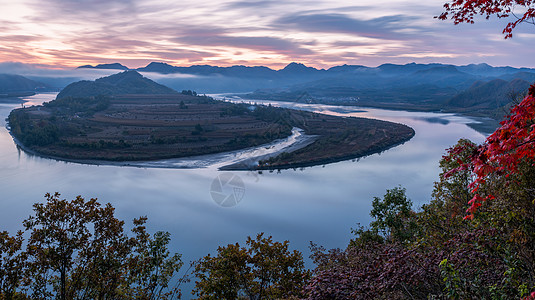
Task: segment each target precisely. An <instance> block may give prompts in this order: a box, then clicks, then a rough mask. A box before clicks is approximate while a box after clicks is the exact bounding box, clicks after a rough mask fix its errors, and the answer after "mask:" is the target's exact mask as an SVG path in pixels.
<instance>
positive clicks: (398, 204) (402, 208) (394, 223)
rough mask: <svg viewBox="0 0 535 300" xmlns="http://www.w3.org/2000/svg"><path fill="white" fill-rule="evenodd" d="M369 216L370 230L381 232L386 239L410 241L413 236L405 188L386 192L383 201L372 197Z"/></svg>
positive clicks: (410, 213)
mask: <svg viewBox="0 0 535 300" xmlns="http://www.w3.org/2000/svg"><path fill="white" fill-rule="evenodd" d="M372 207H373V208H372V210H371V212H370V216H371V217H372V218H374V219H375V220H374V221H372V222H371V223H370V227H371V228H372V230H375V231H378V232H381V233H382V234H383V235H384V236H385V237H387V238H388V239H392V240H395V241H398V242H405V241H407V240H410V239H411V238H412V236H413V234H414V220H412V217H413V216H414V213H413V211H412V209H411V207H412V201H411V200H410V199H408V198H407V196H406V195H405V188H402V187H395V188H393V189H390V190H386V194H385V195H384V197H383V199H381V198H379V197H374V198H373V202H372Z"/></svg>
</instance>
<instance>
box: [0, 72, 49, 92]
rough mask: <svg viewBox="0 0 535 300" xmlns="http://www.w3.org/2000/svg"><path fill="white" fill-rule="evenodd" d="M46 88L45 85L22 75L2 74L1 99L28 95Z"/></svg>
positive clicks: (0, 77)
mask: <svg viewBox="0 0 535 300" xmlns="http://www.w3.org/2000/svg"><path fill="white" fill-rule="evenodd" d="M46 88H48V86H47V85H45V84H44V83H41V82H37V81H34V80H31V79H28V78H26V77H23V76H20V75H12V74H0V97H16V96H21V95H27V94H32V93H35V92H37V91H40V90H43V89H46Z"/></svg>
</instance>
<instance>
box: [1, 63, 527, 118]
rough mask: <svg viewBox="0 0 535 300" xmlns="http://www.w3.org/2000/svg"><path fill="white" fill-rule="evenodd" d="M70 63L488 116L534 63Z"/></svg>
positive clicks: (236, 88)
mask: <svg viewBox="0 0 535 300" xmlns="http://www.w3.org/2000/svg"><path fill="white" fill-rule="evenodd" d="M78 69H79V70H84V69H85V70H87V69H100V70H120V71H127V72H126V73H125V74H129V75H128V76H134V77H137V78H138V79H139V78H143V77H142V76H141V75H139V74H138V73H136V72H142V73H143V74H144V75H145V76H147V77H150V78H152V79H154V80H155V81H157V82H158V83H159V84H162V85H165V86H168V87H170V88H172V89H175V90H178V91H180V90H195V91H197V92H198V93H200V94H202V93H212V94H214V93H246V95H245V96H244V95H243V94H242V95H241V96H242V97H246V98H250V99H267V100H283V101H297V102H315V103H328V104H335V105H357V106H372V107H381V108H391V109H410V110H426V111H439V110H440V111H449V112H462V113H469V114H472V115H480V116H492V117H493V118H496V119H500V118H501V116H502V115H503V112H504V111H506V110H507V108H508V107H509V106H510V104H511V101H512V100H511V99H512V97H511V96H512V95H513V94H518V95H522V93H524V92H525V90H526V89H527V87H528V86H529V84H530V83H533V82H535V69H532V68H514V67H509V66H506V67H493V66H490V65H488V64H470V65H464V66H455V65H450V64H440V63H431V64H417V63H409V64H404V65H398V64H383V65H380V66H378V67H366V66H362V65H342V66H335V67H332V68H329V69H316V68H313V67H308V66H305V65H304V64H301V63H290V64H288V65H287V66H286V67H284V68H283V69H280V70H274V69H271V68H268V67H263V66H258V67H247V66H232V67H218V66H210V65H193V66H189V67H178V66H172V65H170V64H167V63H163V62H152V63H150V64H148V65H147V66H145V67H141V68H137V69H135V70H130V69H129V68H128V67H127V66H124V65H122V64H119V63H111V64H99V65H96V66H91V65H86V66H81V67H79V68H78ZM86 74H87V72H86ZM136 74H137V75H136ZM121 76H126V75H121ZM139 80H140V79H139ZM147 80H148V79H147ZM0 81H2V79H1V78H0ZM43 81H44V80H43ZM21 82H22V81H21ZM142 82H143V81H140V82H138V83H135V84H130V85H126V86H122V85H114V84H110V83H109V82H106V80H101V79H98V80H96V81H94V82H92V83H90V82H87V81H82V82H78V83H75V86H74V87H75V89H74V91H75V92H73V86H72V85H69V86H67V87H66V88H65V89H64V90H63V91H62V93H60V95H59V96H62V97H63V96H64V95H88V94H95V93H96V92H95V91H96V90H98V91H99V93H102V91H105V93H107V94H116V93H140V92H142V91H143V89H144V87H147V86H146V85H144V84H145V83H146V82H145V83H142ZM0 84H1V82H0ZM55 86H59V85H55ZM30 87H31V85H30ZM153 88H154V90H157V91H158V90H159V91H162V92H164V93H167V92H169V90H166V89H165V88H162V87H161V86H160V87H158V88H155V86H154V85H152V84H151V85H148V89H149V90H150V91H149V92H148V93H154V91H153ZM0 93H1V92H0Z"/></svg>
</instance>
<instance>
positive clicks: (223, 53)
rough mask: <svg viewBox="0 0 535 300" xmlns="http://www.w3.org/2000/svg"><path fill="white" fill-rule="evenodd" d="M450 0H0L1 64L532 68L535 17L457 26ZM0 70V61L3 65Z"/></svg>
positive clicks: (48, 65)
mask: <svg viewBox="0 0 535 300" xmlns="http://www.w3.org/2000/svg"><path fill="white" fill-rule="evenodd" d="M445 1H446V0H423V1H422V0H353V1H348V0H260V1H258V0H251V1H247V0H241V1H240V0H237V1H235V0H180V1H170V0H17V1H13V0H0V7H1V11H2V13H1V14H0V63H4V64H5V63H12V62H15V63H24V64H30V65H32V66H37V67H43V68H58V69H65V68H66V69H69V68H75V67H77V66H80V65H85V64H92V65H95V64H99V63H114V62H119V63H122V64H124V65H126V66H128V67H130V68H137V67H142V66H145V65H147V64H148V63H150V62H152V61H157V62H166V63H169V64H171V65H176V66H190V65H194V64H209V65H219V66H232V65H246V66H259V65H264V66H268V67H271V68H274V69H280V68H283V67H284V66H285V65H287V64H288V63H290V62H301V63H304V64H306V65H308V66H313V67H316V68H329V67H332V66H336V65H343V64H350V65H365V66H371V67H373V66H378V65H380V64H383V63H397V64H405V63H410V62H417V63H431V62H439V63H451V64H456V65H463V64H470V63H483V62H484V63H488V64H490V65H493V66H505V65H509V66H515V67H535V55H533V50H532V49H535V26H534V25H531V24H525V25H524V24H522V25H520V26H519V27H518V29H516V31H515V32H514V37H513V38H512V39H507V40H505V39H504V36H503V34H502V33H501V32H502V29H503V27H504V26H505V24H506V23H507V21H504V20H499V19H496V18H491V19H490V20H488V21H487V20H484V19H477V20H476V23H475V24H461V25H453V22H452V21H440V20H438V19H435V18H433V17H434V16H437V15H439V14H440V13H441V12H442V5H443V4H444V2H445ZM0 71H1V70H0Z"/></svg>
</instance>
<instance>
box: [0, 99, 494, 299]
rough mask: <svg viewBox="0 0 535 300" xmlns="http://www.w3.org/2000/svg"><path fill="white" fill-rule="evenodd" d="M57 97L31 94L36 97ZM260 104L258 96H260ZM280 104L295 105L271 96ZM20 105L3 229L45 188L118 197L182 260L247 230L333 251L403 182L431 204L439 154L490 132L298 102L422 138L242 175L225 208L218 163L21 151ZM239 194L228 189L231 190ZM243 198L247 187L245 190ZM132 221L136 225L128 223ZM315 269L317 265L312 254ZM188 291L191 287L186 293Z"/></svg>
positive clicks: (121, 207) (6, 151)
mask: <svg viewBox="0 0 535 300" xmlns="http://www.w3.org/2000/svg"><path fill="white" fill-rule="evenodd" d="M54 97H55V94H40V95H36V96H32V97H29V98H27V100H29V101H30V102H31V103H33V104H39V103H42V102H43V101H50V100H52V99H54ZM256 102H260V101H256ZM271 103H273V104H275V105H281V106H294V107H296V105H292V104H289V103H277V102H271ZM15 107H20V104H18V105H17V104H0V116H1V118H0V123H1V125H2V126H1V127H0V191H1V196H2V198H1V201H0V230H8V231H9V232H11V233H14V232H15V231H16V230H18V229H22V226H21V222H22V220H23V219H25V218H27V217H28V216H29V215H30V214H31V212H32V211H31V209H32V204H33V203H35V202H39V201H43V199H44V198H43V195H44V194H45V193H47V192H51V193H53V192H60V193H61V194H62V196H63V197H65V198H68V199H71V198H73V197H75V196H76V195H82V196H83V197H87V198H91V197H96V198H98V199H99V200H100V201H101V202H102V203H106V202H110V203H111V204H112V205H113V206H114V207H115V208H116V214H117V216H118V217H119V218H121V219H124V220H126V221H128V220H131V219H133V218H134V217H138V216H143V215H146V216H148V219H149V222H148V228H149V230H152V231H156V230H165V231H169V232H170V233H171V234H172V245H171V248H172V250H173V251H175V252H179V253H182V254H183V260H184V261H185V262H186V264H187V262H189V261H190V260H194V259H198V258H200V257H201V256H204V255H206V254H208V253H214V252H215V251H216V249H217V247H218V246H220V245H226V244H228V243H235V242H240V243H243V242H244V241H245V239H246V237H247V236H248V235H256V234H257V233H259V232H265V233H267V234H269V235H273V237H274V238H275V239H276V240H290V245H291V247H292V248H293V249H299V250H301V251H303V252H304V254H305V256H306V257H307V256H308V255H309V251H308V245H309V242H310V241H313V242H315V243H318V244H320V245H324V246H325V247H327V248H334V247H345V246H346V245H347V243H348V241H349V239H350V238H351V232H350V231H351V228H352V227H355V225H356V223H361V224H367V223H368V222H369V221H370V217H369V211H370V208H371V199H372V198H373V197H374V196H382V195H384V193H385V190H386V189H389V188H393V187H395V186H398V185H401V186H403V187H405V188H407V195H408V196H409V198H411V199H412V201H413V203H414V204H415V207H420V206H421V205H422V204H424V203H426V202H428V201H429V198H430V195H431V191H432V188H433V182H434V181H436V180H437V179H438V173H439V168H438V161H439V159H440V158H441V156H442V155H443V153H444V150H445V149H446V148H448V147H450V146H452V145H453V144H455V143H456V142H457V140H459V139H460V138H468V139H471V140H472V141H475V142H482V141H483V140H484V136H483V135H482V134H480V133H478V132H476V131H474V130H473V129H471V128H470V127H468V126H467V125H466V124H467V123H470V122H472V121H471V120H469V119H467V118H464V117H458V116H455V115H451V114H435V113H419V112H404V111H389V110H381V109H368V108H364V109H363V108H356V107H334V106H327V105H298V106H297V107H296V108H300V109H307V110H313V111H318V112H322V113H328V114H333V115H340V116H363V117H372V118H378V119H383V120H389V121H394V122H398V123H404V124H407V125H409V126H411V127H412V128H414V130H415V131H416V135H415V137H414V138H413V139H412V140H411V141H409V142H407V143H405V144H403V145H400V146H398V147H395V148H393V149H390V150H388V151H385V152H383V153H381V154H376V155H372V156H369V157H365V158H362V159H360V160H354V161H344V162H339V163H335V164H329V165H325V166H317V167H311V168H306V169H303V170H283V171H281V172H280V173H278V172H272V173H270V172H263V173H262V174H258V173H255V172H234V173H233V174H234V175H237V176H238V177H239V178H241V180H242V182H243V185H244V194H243V198H242V199H241V202H239V203H238V204H237V205H235V206H232V207H222V206H219V205H218V204H217V203H216V202H215V201H214V200H213V199H212V196H211V193H210V192H211V190H213V187H214V186H213V185H212V183H213V181H214V179H215V178H217V177H218V176H219V175H221V174H223V173H226V172H221V171H218V170H217V169H216V168H203V169H152V168H135V167H118V166H96V165H82V164H75V163H66V162H61V161H55V160H50V159H45V158H40V157H35V156H30V155H28V154H26V153H24V152H21V151H19V150H17V148H16V146H15V144H14V143H13V140H12V138H11V136H10V135H9V133H8V132H7V130H6V128H5V120H4V119H5V118H6V117H7V116H8V114H9V112H10V111H11V110H12V109H13V108H15ZM234 192H235V191H234V190H233V189H232V188H231V187H229V186H228V185H227V186H224V189H223V191H222V193H223V194H225V193H227V194H232V193H234ZM238 192H239V194H240V195H241V192H242V190H240V191H238ZM127 224H128V226H129V227H131V222H127ZM308 266H309V267H312V265H311V263H310V261H308ZM185 294H186V295H188V292H186V293H185Z"/></svg>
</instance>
